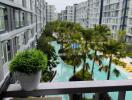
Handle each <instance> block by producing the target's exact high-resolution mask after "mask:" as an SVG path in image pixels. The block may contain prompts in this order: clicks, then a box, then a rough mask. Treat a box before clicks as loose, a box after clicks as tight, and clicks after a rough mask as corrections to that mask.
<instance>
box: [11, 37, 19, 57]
mask: <svg viewBox="0 0 132 100" xmlns="http://www.w3.org/2000/svg"><path fill="white" fill-rule="evenodd" d="M12 41H13V53H14V55H15V54H16V52H17V50H18V44H19V41H18V37H14V38H13V39H12Z"/></svg>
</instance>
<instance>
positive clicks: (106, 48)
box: [100, 40, 126, 80]
mask: <svg viewBox="0 0 132 100" xmlns="http://www.w3.org/2000/svg"><path fill="white" fill-rule="evenodd" d="M103 53H104V54H105V56H106V57H108V58H109V64H108V66H102V67H100V71H102V70H103V71H105V72H107V80H109V79H110V74H111V64H112V60H113V58H114V57H116V58H121V57H125V54H126V53H125V44H124V43H120V42H118V41H116V40H109V41H108V42H107V43H104V45H103ZM113 72H114V73H115V75H116V76H119V71H118V70H117V69H114V71H113Z"/></svg>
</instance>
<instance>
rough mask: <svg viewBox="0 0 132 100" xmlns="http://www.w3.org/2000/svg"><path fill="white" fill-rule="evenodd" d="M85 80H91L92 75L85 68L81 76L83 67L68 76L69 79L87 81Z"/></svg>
mask: <svg viewBox="0 0 132 100" xmlns="http://www.w3.org/2000/svg"><path fill="white" fill-rule="evenodd" d="M87 80H92V75H91V74H90V73H89V72H88V71H87V70H85V71H84V77H83V69H82V70H80V71H79V72H77V73H76V74H75V75H74V76H72V77H71V78H70V81H87Z"/></svg>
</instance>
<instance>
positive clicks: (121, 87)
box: [1, 80, 132, 100]
mask: <svg viewBox="0 0 132 100" xmlns="http://www.w3.org/2000/svg"><path fill="white" fill-rule="evenodd" d="M126 91H132V80H116V81H112V80H109V81H108V80H103V81H78V82H53V83H40V84H39V86H38V89H37V90H34V91H22V90H21V86H20V85H19V84H9V86H8V88H7V90H6V91H2V92H1V97H3V98H4V97H21V98H24V97H28V96H35V97H38V96H45V95H58V94H76V93H96V94H98V93H102V92H119V94H118V100H125V93H126ZM95 100H99V99H98V95H95Z"/></svg>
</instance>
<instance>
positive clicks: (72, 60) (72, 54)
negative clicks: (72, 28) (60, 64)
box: [64, 33, 81, 75]
mask: <svg viewBox="0 0 132 100" xmlns="http://www.w3.org/2000/svg"><path fill="white" fill-rule="evenodd" d="M80 40H81V34H79V33H76V34H71V37H70V42H69V43H67V46H66V48H65V54H66V56H67V57H66V59H65V60H64V61H65V62H66V63H67V64H69V65H72V66H73V74H74V75H75V73H76V67H77V66H78V65H80V64H81V58H80V48H81V46H80Z"/></svg>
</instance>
